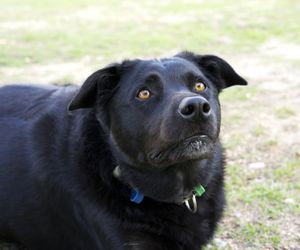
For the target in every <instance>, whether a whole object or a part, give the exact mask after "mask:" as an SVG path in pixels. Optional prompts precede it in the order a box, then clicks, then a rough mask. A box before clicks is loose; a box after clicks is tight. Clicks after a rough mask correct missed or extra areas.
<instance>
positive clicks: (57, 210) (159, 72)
mask: <svg viewBox="0 0 300 250" xmlns="http://www.w3.org/2000/svg"><path fill="white" fill-rule="evenodd" d="M199 81H201V82H204V83H205V84H206V86H207V89H206V90H205V91H203V93H202V92H201V93H196V92H195V90H194V87H193V86H194V84H195V82H199ZM237 84H239V85H245V84H246V82H245V80H244V79H242V78H241V77H240V76H238V75H237V74H236V73H235V72H234V70H233V69H232V68H231V67H230V66H229V64H228V63H227V62H225V61H224V60H222V59H220V58H218V57H216V56H200V55H194V54H192V53H188V52H184V53H180V54H178V55H177V56H175V57H172V58H167V59H161V60H134V61H124V62H122V63H120V64H113V65H109V66H108V67H106V68H104V69H102V70H99V71H97V72H95V73H94V74H92V75H91V76H90V77H89V78H88V79H87V80H86V82H85V83H84V84H83V86H82V87H81V89H80V90H79V91H78V89H77V88H76V87H74V86H66V87H55V86H52V87H44V86H42V87H38V86H6V87H2V88H1V89H0V138H1V144H0V238H2V239H5V240H7V241H14V242H19V243H21V244H23V245H24V246H26V247H27V248H28V249H32V250H35V249H36V250H41V249H43V250H47V249H49V250H50V249H51V250H54V249H62V250H63V249H68V250H69V249H84V250H86V249H89V250H93V249H95V250H96V249H98V250H99V249H104V250H110V249H111V250H114V249H136V250H137V249H143V250H146V249H149V250H150V249H151V250H152V249H156V250H158V249H171V250H176V249H177V250H179V249H182V250H183V249H185V250H193V249H195V250H196V249H197V250H199V249H200V248H201V246H203V245H205V244H206V243H207V242H208V241H209V240H210V239H211V238H212V236H213V233H214V231H215V228H216V225H217V222H218V221H219V219H220V217H221V215H222V211H223V207H224V190H223V175H224V169H223V166H224V157H223V153H222V148H221V145H220V143H219V140H218V135H219V129H220V107H219V102H218V93H219V92H220V91H221V90H222V89H223V88H225V87H228V86H231V85H237ZM145 88H147V89H149V90H150V92H151V93H152V96H151V98H150V99H149V100H147V101H141V100H139V99H138V98H137V97H136V95H137V92H138V90H139V89H145ZM198 96H201V98H202V97H203V98H202V99H201V100H206V101H207V102H208V103H209V105H210V113H209V115H208V116H207V117H206V118H205V119H204V118H203V119H202V118H201V119H200V118H199V117H196V118H197V121H195V120H193V121H191V120H189V119H185V118H183V117H182V116H181V115H180V114H179V113H178V106H179V104H180V103H181V102H182V100H183V99H184V98H188V97H198ZM199 100H200V99H199ZM67 108H68V109H69V110H67ZM199 135H205V136H206V139H205V140H204V139H203V141H202V144H201V145H202V146H201V148H199V147H198V148H195V147H196V146H195V145H196V144H197V143H199V140H202V139H201V138H202V137H199ZM191 138H192V139H191ZM195 138H196V139H195ZM193 140H196V141H193ZM195 143H196V144H195ZM197 145H198V146H199V144H197ZM116 166H119V169H120V173H121V174H120V175H119V176H117V177H114V175H113V171H114V169H115V168H116ZM199 184H202V185H203V186H204V187H205V189H206V192H205V194H204V195H203V196H202V197H198V198H197V204H198V209H197V212H196V213H192V212H190V211H189V210H188V209H187V208H186V207H185V206H184V205H183V204H181V203H182V201H183V199H184V198H185V197H187V196H189V195H191V192H192V190H193V189H194V188H195V186H197V185H199ZM132 187H134V188H137V189H139V190H140V191H141V192H142V193H143V194H144V195H145V199H144V200H143V201H142V203H141V204H136V203H133V202H131V201H130V199H129V196H130V191H131V188H132Z"/></svg>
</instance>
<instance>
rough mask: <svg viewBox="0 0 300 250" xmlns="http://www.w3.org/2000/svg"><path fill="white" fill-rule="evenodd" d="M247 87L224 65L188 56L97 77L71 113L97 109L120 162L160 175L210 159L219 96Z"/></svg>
mask: <svg viewBox="0 0 300 250" xmlns="http://www.w3.org/2000/svg"><path fill="white" fill-rule="evenodd" d="M246 84H247V83H246V81H245V80H244V79H243V78H241V77H240V76H239V75H238V74H237V73H236V72H235V71H234V70H233V68H232V67H231V66H230V65H229V64H228V63H227V62H226V61H224V60H223V59H221V58H219V57H217V56H213V55H204V56H202V55H195V54H193V53H190V52H183V53H180V54H178V55H176V56H174V57H171V58H166V59H161V60H134V61H124V62H123V63H120V64H112V65H109V66H108V67H106V68H104V69H101V70H99V71H97V72H95V73H94V74H92V75H91V76H90V77H89V78H88V79H87V80H86V81H85V83H84V84H83V86H82V87H81V89H80V91H79V92H78V94H77V95H76V96H75V98H74V99H73V100H72V102H71V104H70V106H69V110H75V109H79V108H94V110H95V112H96V116H97V118H98V120H99V122H100V124H101V126H102V127H103V128H104V129H105V131H106V132H107V133H108V134H109V138H110V143H111V145H112V148H113V150H114V154H115V155H116V157H117V158H118V160H119V161H120V162H124V163H125V164H128V165H130V166H132V167H133V168H136V169H140V170H141V171H149V172H151V171H156V172H159V171H164V170H165V169H166V168H168V167H170V166H173V165H176V164H180V163H183V162H187V161H195V160H196V161H198V160H202V159H207V158H209V157H210V156H211V154H212V153H213V151H214V145H215V143H216V142H217V140H218V136H219V130H220V105H219V101H218V94H219V93H220V91H221V90H222V89H224V88H226V87H229V86H232V85H246Z"/></svg>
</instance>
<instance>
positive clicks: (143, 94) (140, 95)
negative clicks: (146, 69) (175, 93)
mask: <svg viewBox="0 0 300 250" xmlns="http://www.w3.org/2000/svg"><path fill="white" fill-rule="evenodd" d="M150 96H151V93H150V91H149V90H147V89H142V90H140V91H139V92H138V94H137V98H138V99H140V100H142V101H145V100H148V99H149V98H150Z"/></svg>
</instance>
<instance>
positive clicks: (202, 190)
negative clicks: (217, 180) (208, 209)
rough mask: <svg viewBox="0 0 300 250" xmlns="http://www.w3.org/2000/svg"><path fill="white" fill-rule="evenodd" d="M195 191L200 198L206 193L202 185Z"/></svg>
mask: <svg viewBox="0 0 300 250" xmlns="http://www.w3.org/2000/svg"><path fill="white" fill-rule="evenodd" d="M194 191H195V195H196V196H198V197H200V196H202V195H203V194H204V193H205V188H204V187H203V186H202V185H199V186H197V187H195V189H194Z"/></svg>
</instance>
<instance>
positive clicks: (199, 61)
mask: <svg viewBox="0 0 300 250" xmlns="http://www.w3.org/2000/svg"><path fill="white" fill-rule="evenodd" d="M176 57H181V58H183V59H186V60H188V61H191V62H193V63H194V64H196V65H197V66H198V67H199V68H200V69H201V71H202V72H203V73H204V74H205V76H206V77H207V78H209V79H210V80H211V81H212V82H213V83H214V84H215V85H216V87H217V89H218V90H219V91H220V90H222V89H224V88H227V87H230V86H233V85H247V81H246V80H245V79H244V78H242V77H241V76H239V75H238V74H237V73H236V72H235V71H234V69H233V68H232V67H231V66H230V65H229V64H228V63H227V62H226V61H225V60H223V59H222V58H220V57H217V56H214V55H195V54H194V53H191V52H182V53H180V54H178V55H176Z"/></svg>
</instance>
